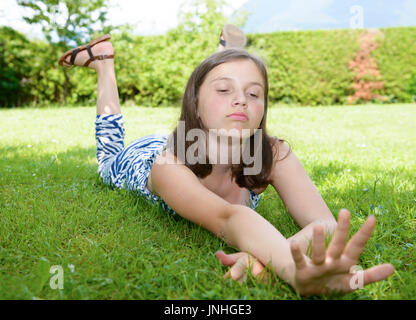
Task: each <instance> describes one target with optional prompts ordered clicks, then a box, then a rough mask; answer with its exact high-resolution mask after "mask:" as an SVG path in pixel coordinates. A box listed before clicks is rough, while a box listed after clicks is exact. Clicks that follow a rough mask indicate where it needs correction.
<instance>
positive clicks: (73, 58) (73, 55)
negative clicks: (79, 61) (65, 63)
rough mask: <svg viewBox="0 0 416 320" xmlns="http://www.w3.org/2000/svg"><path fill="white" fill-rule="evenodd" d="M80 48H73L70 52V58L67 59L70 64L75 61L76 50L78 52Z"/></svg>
mask: <svg viewBox="0 0 416 320" xmlns="http://www.w3.org/2000/svg"><path fill="white" fill-rule="evenodd" d="M79 51H80V50H79V48H76V49H74V51H73V52H72V54H71V60H69V63H70V64H71V65H73V64H74V62H75V57H76V56H77V54H78V52H79Z"/></svg>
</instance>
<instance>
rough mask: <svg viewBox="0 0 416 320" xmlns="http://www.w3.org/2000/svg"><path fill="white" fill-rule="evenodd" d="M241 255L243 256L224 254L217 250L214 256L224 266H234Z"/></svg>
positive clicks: (238, 253) (240, 253)
mask: <svg viewBox="0 0 416 320" xmlns="http://www.w3.org/2000/svg"><path fill="white" fill-rule="evenodd" d="M242 254H243V253H242V252H237V253H232V254H226V253H225V252H224V251H222V250H218V251H217V252H216V256H217V258H218V260H220V262H221V263H222V264H223V265H225V266H232V265H234V264H235V263H236V262H237V260H238V258H240V257H241V255H242Z"/></svg>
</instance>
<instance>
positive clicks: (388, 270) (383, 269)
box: [364, 263, 394, 286]
mask: <svg viewBox="0 0 416 320" xmlns="http://www.w3.org/2000/svg"><path fill="white" fill-rule="evenodd" d="M393 272H394V267H393V265H391V264H390V263H385V264H381V265H378V266H375V267H372V268H369V269H366V270H364V285H365V286H366V285H367V284H370V283H373V282H377V281H382V280H384V279H387V278H388V277H390V276H391V275H392V274H393Z"/></svg>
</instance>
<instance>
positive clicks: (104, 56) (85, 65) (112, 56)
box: [84, 54, 114, 67]
mask: <svg viewBox="0 0 416 320" xmlns="http://www.w3.org/2000/svg"><path fill="white" fill-rule="evenodd" d="M113 58H114V54H110V55H107V54H105V55H100V56H92V57H91V58H89V59H88V60H87V61H86V62H85V63H84V67H88V65H89V64H90V63H91V62H92V61H94V60H104V59H113Z"/></svg>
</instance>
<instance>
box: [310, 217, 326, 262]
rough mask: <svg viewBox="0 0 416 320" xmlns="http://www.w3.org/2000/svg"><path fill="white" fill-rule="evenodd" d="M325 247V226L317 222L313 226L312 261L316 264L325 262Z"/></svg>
mask: <svg viewBox="0 0 416 320" xmlns="http://www.w3.org/2000/svg"><path fill="white" fill-rule="evenodd" d="M325 249H326V248H325V234H324V226H323V225H321V224H317V225H315V226H314V227H313V236H312V261H313V263H314V264H318V265H319V264H322V263H324V261H325Z"/></svg>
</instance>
